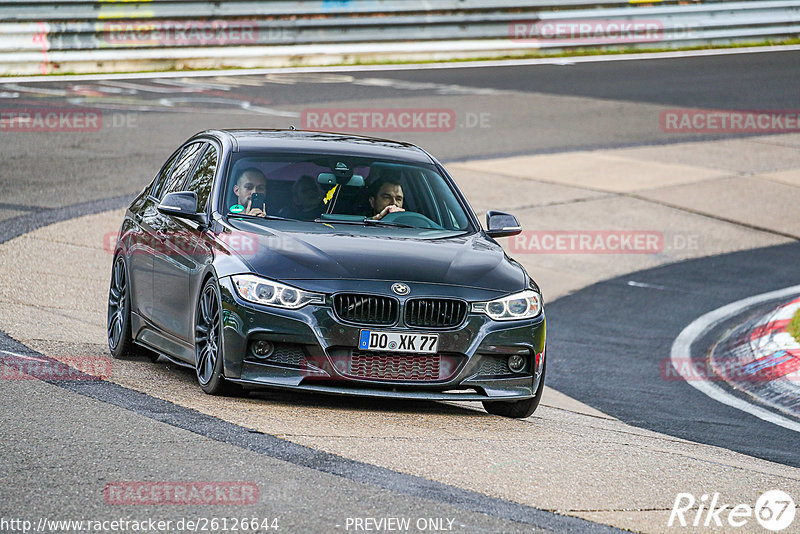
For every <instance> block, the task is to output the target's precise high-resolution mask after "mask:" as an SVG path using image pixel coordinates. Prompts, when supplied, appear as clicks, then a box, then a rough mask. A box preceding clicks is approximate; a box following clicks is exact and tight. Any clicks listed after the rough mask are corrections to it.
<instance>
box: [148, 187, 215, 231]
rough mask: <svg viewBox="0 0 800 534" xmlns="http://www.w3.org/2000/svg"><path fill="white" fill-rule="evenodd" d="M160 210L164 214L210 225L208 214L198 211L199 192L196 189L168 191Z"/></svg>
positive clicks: (159, 207)
mask: <svg viewBox="0 0 800 534" xmlns="http://www.w3.org/2000/svg"><path fill="white" fill-rule="evenodd" d="M158 211H160V212H161V213H163V214H164V215H172V216H173V217H180V218H182V219H187V220H189V221H194V222H196V223H199V224H200V225H201V226H207V225H208V218H207V217H206V214H205V213H198V212H197V193H195V192H194V191H176V192H174V193H167V194H166V195H164V198H163V199H162V200H161V203H160V204H159V205H158Z"/></svg>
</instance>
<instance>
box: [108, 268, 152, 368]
mask: <svg viewBox="0 0 800 534" xmlns="http://www.w3.org/2000/svg"><path fill="white" fill-rule="evenodd" d="M107 317H108V319H107V323H106V327H107V328H106V332H107V334H108V348H109V349H110V351H111V356H112V357H114V358H127V357H133V356H146V357H148V358H150V359H151V360H153V361H155V360H157V359H158V354H156V353H155V352H153V351H151V350H150V349H146V348H144V347H142V346H140V345H137V344H136V343H135V342H134V341H133V335H132V333H131V291H130V284H129V281H128V270H127V268H126V266H125V258H123V257H122V255H121V254H120V255H118V256H117V257H116V258H115V259H114V267H113V268H112V270H111V287H110V288H109V290H108V316H107Z"/></svg>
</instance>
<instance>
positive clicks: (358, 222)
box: [314, 217, 417, 228]
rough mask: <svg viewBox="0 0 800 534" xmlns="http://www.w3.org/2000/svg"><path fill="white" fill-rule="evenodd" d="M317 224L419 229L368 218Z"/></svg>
mask: <svg viewBox="0 0 800 534" xmlns="http://www.w3.org/2000/svg"><path fill="white" fill-rule="evenodd" d="M314 222H316V223H325V224H355V225H358V226H393V227H396V228H417V227H416V226H411V225H408V224H401V223H395V222H388V221H381V220H379V219H367V218H366V217H365V218H363V219H356V220H350V219H314Z"/></svg>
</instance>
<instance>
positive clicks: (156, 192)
mask: <svg viewBox="0 0 800 534" xmlns="http://www.w3.org/2000/svg"><path fill="white" fill-rule="evenodd" d="M180 153H181V152H180V150H177V151H175V153H174V154H173V155H172V156H171V157H170V158H169V159H168V160H167V162H166V163H165V164H164V166H163V167H161V170H160V171H159V172H158V176H156V179H155V180H153V188H152V189H151V190H150V194H151V195H153V196H154V197H156V198H161V191H163V190H164V183H165V182H166V181H167V176H169V171H170V169H172V165H173V164H174V163H175V160H176V159H178V156H179V155H180Z"/></svg>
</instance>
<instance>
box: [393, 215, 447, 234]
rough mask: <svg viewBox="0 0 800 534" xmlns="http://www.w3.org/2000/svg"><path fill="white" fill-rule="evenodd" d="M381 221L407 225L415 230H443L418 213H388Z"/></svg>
mask: <svg viewBox="0 0 800 534" xmlns="http://www.w3.org/2000/svg"><path fill="white" fill-rule="evenodd" d="M381 220H382V221H386V222H394V223H398V224H407V225H409V226H413V227H415V228H434V229H436V230H442V229H443V228H442V227H441V226H439V225H438V224H436V223H435V222H433V221H432V220H430V219H429V218H427V217H426V216H424V215H423V214H421V213H417V212H416V211H395V212H391V213H387V214H386V215H384V216H383V218H382V219H381Z"/></svg>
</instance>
